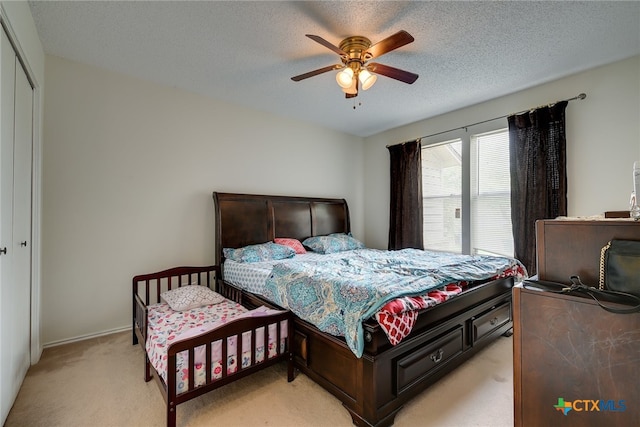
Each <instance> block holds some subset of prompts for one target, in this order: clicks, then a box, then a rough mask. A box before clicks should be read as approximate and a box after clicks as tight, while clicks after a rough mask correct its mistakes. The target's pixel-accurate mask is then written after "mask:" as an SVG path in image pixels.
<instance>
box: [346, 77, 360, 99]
mask: <svg viewBox="0 0 640 427" xmlns="http://www.w3.org/2000/svg"><path fill="white" fill-rule="evenodd" d="M342 91H343V92H344V93H346V94H348V95H358V79H351V84H350V85H349V87H345V88H342Z"/></svg>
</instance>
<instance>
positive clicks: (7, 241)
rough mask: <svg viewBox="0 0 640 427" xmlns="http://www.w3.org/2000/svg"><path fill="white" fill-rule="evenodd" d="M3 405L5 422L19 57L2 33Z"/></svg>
mask: <svg viewBox="0 0 640 427" xmlns="http://www.w3.org/2000/svg"><path fill="white" fill-rule="evenodd" d="M0 33H1V34H0V35H1V36H2V40H1V43H0V251H2V252H0V392H1V393H0V402H1V404H2V406H1V408H0V409H1V410H2V412H1V413H0V415H2V418H0V420H1V421H2V423H3V424H4V420H5V418H6V416H7V414H8V413H9V409H11V405H12V404H13V401H14V398H15V396H14V395H13V388H14V386H13V384H12V380H11V379H12V378H13V377H14V375H13V372H12V361H11V359H12V358H13V356H12V354H11V351H12V350H11V344H12V341H11V340H12V336H13V330H12V328H13V319H12V318H11V317H12V316H13V312H14V308H13V302H12V300H13V260H14V252H13V118H14V82H15V61H16V55H15V53H14V51H13V47H12V46H11V44H10V43H9V39H8V38H7V35H6V34H5V32H4V30H2V31H1V32H0Z"/></svg>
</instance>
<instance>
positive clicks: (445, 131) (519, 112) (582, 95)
mask: <svg viewBox="0 0 640 427" xmlns="http://www.w3.org/2000/svg"><path fill="white" fill-rule="evenodd" d="M586 97H587V94H586V93H581V94H580V95H577V96H574V97H573V98H569V99H563V100H560V101H556V102H553V103H551V104H546V105H539V106H537V107H535V108H529V109H527V110H522V111H518V112H517V113H511V114H505V115H504V116H499V117H494V118H492V119H487V120H483V121H481V122H476V123H471V124H470V125H465V126H460V127H457V128H453V129H449V130H443V131H442V132H437V133H432V134H431V135H425V136H421V137H419V138H415V139H412V140H410V141H415V140H416V139H422V138H429V137H432V136H437V135H442V134H443V133H447V132H451V131H454V130H460V129H465V130H466V129H467V128H468V127H471V126H476V125H481V124H483V123H487V122H492V121H494V120H498V119H504V118H505V117H509V116H513V115H515V114H522V113H526V112H527V111H531V110H536V109H538V108H542V107H550V106H551V105H554V104H557V103H558V102H563V101H567V102H569V101H575V100H576V99H585V98H586ZM410 141H405V142H400V143H398V144H389V145H387V148H389V147H391V146H393V145H402V144H405V143H407V142H410Z"/></svg>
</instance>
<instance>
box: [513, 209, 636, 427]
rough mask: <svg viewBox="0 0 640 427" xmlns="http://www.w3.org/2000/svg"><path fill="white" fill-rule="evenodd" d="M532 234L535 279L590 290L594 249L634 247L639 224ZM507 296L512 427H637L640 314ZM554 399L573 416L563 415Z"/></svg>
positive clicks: (546, 295) (550, 297) (570, 226)
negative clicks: (575, 281) (622, 242)
mask: <svg viewBox="0 0 640 427" xmlns="http://www.w3.org/2000/svg"><path fill="white" fill-rule="evenodd" d="M536 227H537V253H538V274H539V277H540V279H543V280H551V281H560V282H563V283H568V281H569V277H570V276H571V275H574V274H578V275H580V277H581V278H582V280H583V282H585V283H587V284H592V285H597V282H598V272H599V259H600V249H601V248H602V246H604V245H605V244H606V243H607V242H608V241H609V240H611V239H612V238H618V239H628V240H640V223H636V222H633V221H629V220H607V221H600V220H598V221H567V220H544V221H539V222H538V223H537V224H536ZM513 295H514V298H513V311H514V415H515V425H516V426H517V427H520V426H523V427H528V426H543V425H562V426H576V427H578V426H579V427H588V426H594V427H596V426H598V427H599V426H603V425H607V426H632V425H640V406H638V402H639V401H640V387H638V374H639V373H640V313H634V314H613V313H609V312H607V311H605V310H603V309H602V308H601V307H599V306H598V305H597V303H596V302H595V301H593V300H591V299H589V298H588V297H587V298H583V297H579V296H570V295H560V294H555V293H551V292H541V291H537V290H531V289H524V288H522V287H521V286H520V285H517V286H516V287H514V289H513ZM558 399H563V400H564V402H570V403H571V404H572V405H573V409H572V410H570V411H568V412H567V414H566V415H564V414H563V412H560V411H558V410H557V409H556V408H555V407H554V406H555V405H558V403H559V401H558ZM594 402H597V403H594ZM594 405H595V406H594Z"/></svg>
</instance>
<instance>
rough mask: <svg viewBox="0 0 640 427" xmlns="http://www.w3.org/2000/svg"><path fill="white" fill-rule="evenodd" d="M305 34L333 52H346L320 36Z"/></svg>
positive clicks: (341, 53) (339, 53)
mask: <svg viewBox="0 0 640 427" xmlns="http://www.w3.org/2000/svg"><path fill="white" fill-rule="evenodd" d="M305 35H306V36H307V37H309V38H310V39H311V40H313V41H315V42H318V43H320V44H321V45H322V46H324V47H326V48H329V49H331V50H332V51H334V52H335V53H337V54H338V55H340V56H342V55H346V54H347V53H346V52H344V51H343V50H342V49H340V48H339V47H338V46H335V45H333V44H331V43H329V42H328V41H326V40H325V39H323V38H322V37H320V36H314V35H313V34H305Z"/></svg>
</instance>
